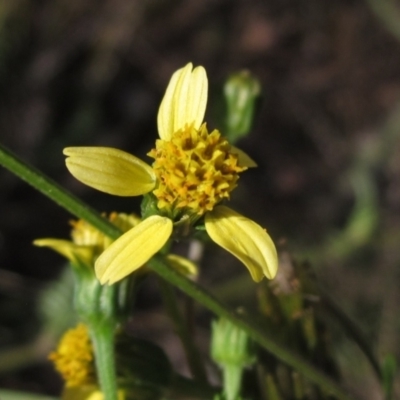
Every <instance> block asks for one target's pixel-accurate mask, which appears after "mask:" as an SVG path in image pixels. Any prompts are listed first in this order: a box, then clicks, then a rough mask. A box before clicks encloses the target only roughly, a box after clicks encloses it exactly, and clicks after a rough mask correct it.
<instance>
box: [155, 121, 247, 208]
mask: <svg viewBox="0 0 400 400" xmlns="http://www.w3.org/2000/svg"><path fill="white" fill-rule="evenodd" d="M148 155H149V156H150V157H152V158H154V159H155V161H154V163H153V169H154V172H155V174H156V176H157V180H158V186H157V188H156V189H155V190H154V191H153V193H154V195H155V196H156V197H157V199H158V207H159V208H160V209H162V208H165V209H168V210H171V209H176V208H181V209H186V210H187V211H189V212H192V213H195V214H199V215H202V214H204V213H205V212H207V211H211V210H212V209H213V208H214V206H215V205H216V204H218V203H219V202H220V201H221V200H223V199H229V194H230V192H231V191H232V190H233V189H234V188H235V187H236V182H237V180H238V179H239V173H240V172H242V171H244V170H246V169H247V167H241V166H239V165H238V156H237V155H236V154H233V153H232V152H231V146H230V144H229V143H228V141H227V140H226V139H225V138H224V137H222V136H221V134H220V132H219V131H217V130H213V131H212V132H211V133H208V130H207V127H206V124H203V125H202V126H201V127H200V128H199V129H198V130H197V129H195V128H194V127H193V126H186V127H185V128H184V129H181V130H179V131H177V132H175V133H174V135H173V136H172V138H171V140H170V141H165V140H161V139H159V140H157V141H156V148H155V149H153V150H151V151H150V153H148Z"/></svg>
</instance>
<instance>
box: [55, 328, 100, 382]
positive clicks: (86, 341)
mask: <svg viewBox="0 0 400 400" xmlns="http://www.w3.org/2000/svg"><path fill="white" fill-rule="evenodd" d="M49 359H50V360H51V361H53V362H54V365H55V368H56V370H57V371H58V372H59V373H60V374H61V376H62V377H63V379H64V381H65V386H66V387H75V386H82V385H85V384H91V383H94V382H95V369H94V357H93V347H92V343H91V341H90V338H89V333H88V329H87V327H86V325H84V324H79V325H78V326H76V327H75V328H73V329H70V330H68V331H67V332H66V333H65V334H64V336H63V337H62V338H61V340H60V343H59V344H58V347H57V350H56V351H54V352H52V353H51V354H50V355H49Z"/></svg>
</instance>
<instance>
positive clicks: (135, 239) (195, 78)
mask: <svg viewBox="0 0 400 400" xmlns="http://www.w3.org/2000/svg"><path fill="white" fill-rule="evenodd" d="M207 93H208V81H207V76H206V72H205V70H204V68H203V67H201V66H199V67H196V68H194V69H193V66H192V64H191V63H189V64H187V65H186V66H185V67H184V68H181V69H179V70H178V71H176V72H175V73H174V74H173V76H172V78H171V80H170V83H169V85H168V87H167V90H166V92H165V95H164V98H163V100H162V102H161V105H160V109H159V113H158V119H157V123H158V133H159V136H160V139H158V140H157V141H156V146H155V148H154V149H153V150H151V151H150V152H149V154H148V155H149V156H150V157H152V158H154V159H155V161H154V163H153V165H152V167H151V166H149V165H147V164H146V163H144V162H143V161H141V160H139V159H138V158H136V157H135V156H133V155H130V154H128V153H125V152H123V151H121V150H117V149H113V148H105V147H69V148H66V149H65V150H64V154H65V155H67V156H68V158H67V160H66V164H67V168H68V169H69V171H70V172H71V174H72V175H73V176H75V178H77V179H78V180H80V181H81V182H83V183H85V184H86V185H88V186H91V187H93V188H95V189H98V190H101V191H103V192H106V193H109V194H114V195H118V196H137V195H142V194H147V193H152V195H153V196H155V198H156V199H157V207H158V210H159V215H152V216H150V217H148V218H146V219H145V220H143V221H142V222H141V223H139V224H138V225H137V226H136V227H134V228H132V229H131V230H129V231H128V232H126V233H125V234H123V235H122V236H121V237H120V238H119V239H117V240H116V241H115V242H114V243H113V244H111V245H110V246H109V247H108V248H107V249H106V251H104V252H103V253H102V254H101V255H100V256H99V258H98V259H97V261H96V266H95V269H96V274H97V277H98V278H99V280H100V282H101V283H103V284H104V283H109V284H112V283H115V282H116V281H118V280H120V279H122V278H124V277H125V276H127V275H128V274H130V273H131V272H133V271H135V270H136V269H138V268H140V267H141V266H142V265H143V264H144V263H145V262H146V261H148V260H149V259H150V258H151V257H152V256H153V255H154V254H156V253H157V252H158V251H159V250H160V249H161V248H162V247H163V246H164V245H165V244H166V242H167V241H168V239H169V238H170V237H171V235H172V233H173V229H174V226H175V227H177V226H178V225H179V224H180V223H181V222H182V221H189V223H190V224H191V225H193V224H194V223H195V222H197V221H198V220H199V218H201V217H204V219H205V228H206V231H207V233H208V234H209V236H210V237H211V239H212V240H213V241H214V242H216V243H217V244H219V245H220V246H221V247H223V248H224V249H226V250H227V251H229V252H230V253H232V254H233V255H234V256H236V257H237V258H239V259H240V260H241V261H242V262H243V263H244V264H245V266H246V267H247V268H248V270H249V271H250V274H251V276H252V278H253V279H254V280H255V281H257V282H258V281H260V280H261V279H262V278H263V277H264V276H266V277H267V278H273V277H274V276H275V274H276V270H277V254H276V249H275V246H274V244H273V242H272V240H271V238H270V237H269V235H268V234H267V232H266V231H265V230H264V229H262V228H261V227H260V226H259V225H257V224H256V223H255V222H253V221H251V220H249V219H247V218H245V217H243V216H241V215H239V214H238V213H236V212H234V211H233V210H231V209H229V208H228V207H226V206H221V205H219V203H220V202H221V201H222V200H224V199H229V197H230V192H231V191H232V190H233V189H234V188H235V187H236V185H237V180H238V179H239V173H241V172H243V171H244V170H246V169H247V168H249V167H254V166H256V164H255V163H254V161H253V160H252V159H251V158H250V157H249V156H248V155H246V154H245V153H244V152H242V151H241V150H239V149H237V148H235V147H233V146H231V145H230V144H229V143H228V141H227V140H226V139H225V138H224V137H223V136H221V134H220V132H219V131H217V130H213V131H212V132H210V133H209V132H208V129H207V126H206V124H205V123H203V119H204V114H205V109H206V104H207V96H208V94H207Z"/></svg>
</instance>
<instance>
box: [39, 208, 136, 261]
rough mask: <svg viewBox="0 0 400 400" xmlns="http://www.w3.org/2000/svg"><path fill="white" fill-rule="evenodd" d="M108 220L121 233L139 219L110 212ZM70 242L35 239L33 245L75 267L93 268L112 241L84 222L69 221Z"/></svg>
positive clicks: (131, 215)
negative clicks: (54, 253)
mask: <svg viewBox="0 0 400 400" xmlns="http://www.w3.org/2000/svg"><path fill="white" fill-rule="evenodd" d="M108 219H109V220H110V222H112V223H113V224H114V225H115V226H117V227H118V228H120V229H121V230H122V231H123V232H126V231H129V230H130V229H131V228H132V227H134V226H136V225H138V224H139V222H140V221H141V220H140V218H139V217H137V216H136V215H134V214H130V215H128V214H123V213H116V212H112V213H111V214H110V215H109V217H108ZM71 225H72V231H71V237H72V240H63V239H53V238H45V239H36V240H35V241H34V242H33V244H34V245H35V246H39V247H50V248H51V249H53V250H54V251H56V252H57V253H59V254H61V255H62V256H64V257H65V258H67V259H68V260H69V261H71V262H72V263H73V264H75V265H82V264H83V265H86V266H89V267H93V266H94V262H95V260H96V259H97V257H98V256H99V255H100V254H101V253H102V252H103V251H104V250H105V249H106V248H107V247H109V246H110V244H111V243H112V239H110V238H109V237H108V236H106V235H104V234H103V233H101V232H99V231H98V230H97V229H96V228H94V227H93V226H92V225H90V224H89V223H88V222H86V221H84V220H77V221H71Z"/></svg>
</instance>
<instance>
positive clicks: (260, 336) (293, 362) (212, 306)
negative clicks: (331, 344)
mask: <svg viewBox="0 0 400 400" xmlns="http://www.w3.org/2000/svg"><path fill="white" fill-rule="evenodd" d="M149 267H150V268H151V269H152V270H153V271H155V272H156V273H157V274H158V275H160V276H161V277H162V278H164V279H165V280H166V281H168V282H170V283H172V284H173V285H175V286H177V287H179V289H180V290H182V291H183V292H184V293H186V294H187V295H188V296H190V297H192V298H193V299H194V300H196V301H197V302H198V303H200V304H201V305H203V306H204V307H206V308H208V309H209V310H211V311H212V312H214V313H215V314H216V315H218V316H219V317H224V318H226V319H228V320H229V321H230V322H232V323H233V324H235V325H236V326H238V327H239V328H241V329H243V330H244V331H245V332H247V334H248V335H249V336H250V337H251V338H252V339H253V340H254V341H256V342H257V343H258V344H259V345H260V346H261V347H263V348H264V349H265V350H267V351H268V352H269V353H271V354H272V355H274V356H275V357H276V358H278V359H279V360H281V361H282V362H284V363H285V364H287V365H289V366H291V367H292V368H294V369H295V370H297V371H299V372H300V373H302V374H303V375H304V376H305V377H306V378H307V379H308V380H310V381H311V382H313V383H315V384H317V385H318V386H320V387H321V388H324V390H325V391H326V392H328V393H330V394H331V395H333V396H336V397H337V398H338V399H341V400H350V399H351V397H349V396H348V395H347V394H346V393H345V392H344V391H343V390H342V389H341V388H340V387H338V385H337V384H336V383H335V382H334V381H333V380H331V379H330V378H328V377H327V376H326V375H324V374H323V373H321V372H320V371H319V370H317V369H316V368H314V367H313V366H312V365H311V364H309V363H308V362H307V361H305V360H303V359H302V358H300V357H299V356H296V355H294V354H293V353H292V351H291V350H287V349H285V348H284V347H281V346H280V345H278V344H277V343H276V342H275V341H274V340H273V339H272V338H270V337H269V336H267V335H266V334H265V333H261V332H260V331H259V329H258V328H256V327H254V326H253V325H252V324H250V323H249V322H247V321H245V320H243V319H242V318H241V317H240V316H238V315H237V314H235V313H233V312H232V311H230V310H229V309H228V308H227V307H226V306H225V305H223V304H221V303H220V302H219V301H218V300H217V299H215V298H214V297H213V296H212V295H211V294H209V293H207V292H206V291H205V290H204V289H202V288H201V287H200V286H198V285H197V284H195V283H194V282H192V281H190V280H189V279H187V278H186V277H184V276H183V275H182V274H179V273H178V272H176V271H174V270H173V269H171V268H167V267H166V265H164V263H163V261H162V260H160V259H159V257H153V258H152V259H151V261H150V262H149Z"/></svg>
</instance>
